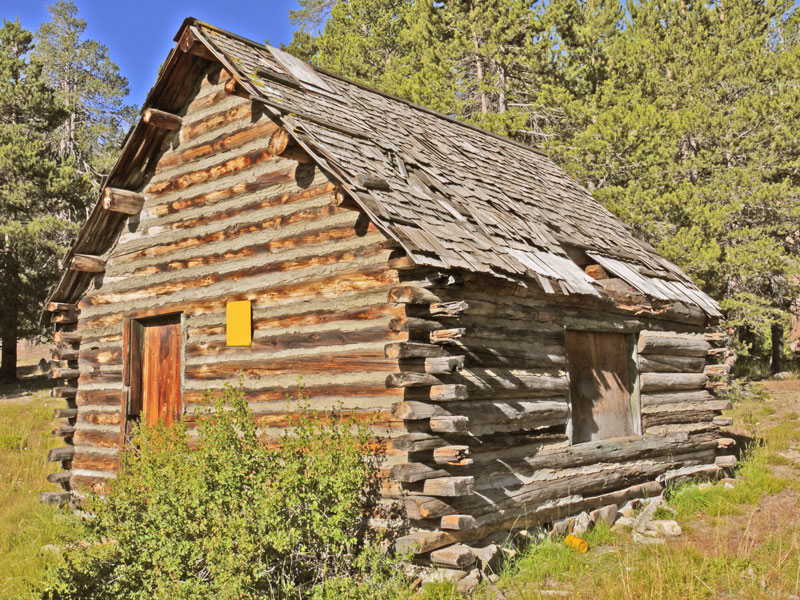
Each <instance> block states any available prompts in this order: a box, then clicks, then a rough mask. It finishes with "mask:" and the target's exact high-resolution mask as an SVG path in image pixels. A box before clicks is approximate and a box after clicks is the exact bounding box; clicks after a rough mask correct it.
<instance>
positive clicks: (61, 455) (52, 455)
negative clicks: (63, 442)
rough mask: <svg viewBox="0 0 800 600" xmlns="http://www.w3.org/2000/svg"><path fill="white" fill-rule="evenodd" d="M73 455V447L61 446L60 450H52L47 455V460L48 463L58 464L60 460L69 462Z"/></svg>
mask: <svg viewBox="0 0 800 600" xmlns="http://www.w3.org/2000/svg"><path fill="white" fill-rule="evenodd" d="M74 455H75V447H74V446H62V447H61V448H53V449H52V450H50V452H49V453H48V454H47V460H49V461H50V462H60V461H62V460H71V459H72V457H73V456H74Z"/></svg>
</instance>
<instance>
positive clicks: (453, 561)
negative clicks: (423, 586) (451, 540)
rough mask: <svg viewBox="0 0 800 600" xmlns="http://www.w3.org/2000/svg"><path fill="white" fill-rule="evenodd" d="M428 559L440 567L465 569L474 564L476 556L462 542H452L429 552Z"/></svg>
mask: <svg viewBox="0 0 800 600" xmlns="http://www.w3.org/2000/svg"><path fill="white" fill-rule="evenodd" d="M430 559H431V562H432V563H433V564H434V565H437V566H440V567H450V568H453V569H467V568H468V567H470V566H472V565H473V564H475V561H476V560H477V557H476V556H475V555H474V554H473V553H472V550H470V549H469V548H468V547H467V546H464V545H463V544H453V545H452V546H448V547H446V548H440V549H438V550H434V551H433V552H431V554H430Z"/></svg>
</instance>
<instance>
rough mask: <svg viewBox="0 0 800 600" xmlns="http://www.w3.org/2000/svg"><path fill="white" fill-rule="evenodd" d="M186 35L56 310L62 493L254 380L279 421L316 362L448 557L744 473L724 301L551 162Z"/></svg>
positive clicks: (330, 399)
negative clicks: (726, 391)
mask: <svg viewBox="0 0 800 600" xmlns="http://www.w3.org/2000/svg"><path fill="white" fill-rule="evenodd" d="M175 41H176V42H177V43H176V46H175V48H174V49H173V50H172V52H171V53H170V55H169V57H168V58H167V60H166V62H165V64H164V67H163V69H162V71H161V73H160V75H159V77H158V80H157V81H156V83H155V85H154V87H153V88H152V90H151V92H150V94H149V96H148V97H147V100H146V103H145V107H144V109H143V110H142V113H141V118H140V119H139V121H138V122H137V123H136V124H135V126H134V127H133V128H132V129H131V132H130V133H129V135H128V137H127V138H126V141H125V143H124V145H123V148H122V150H121V154H120V157H119V160H118V162H117V163H116V165H115V166H114V168H113V170H112V171H111V172H110V174H109V176H108V178H107V180H106V182H105V185H104V187H103V189H102V193H101V195H100V197H99V199H98V201H97V203H96V205H95V206H94V208H93V209H92V211H91V213H90V214H89V216H88V218H87V220H86V222H85V223H84V224H83V226H82V228H81V229H80V232H79V233H78V235H77V238H76V239H75V241H74V243H73V245H72V247H71V249H70V250H69V252H68V253H67V255H66V257H65V258H64V261H63V274H62V277H61V279H60V281H59V282H58V284H57V285H56V287H55V288H54V289H53V290H52V293H51V295H50V297H49V299H48V301H47V311H49V313H50V314H49V318H50V319H51V320H52V322H53V323H54V324H55V341H56V348H55V358H56V359H59V360H61V361H63V362H62V363H61V364H62V365H63V368H61V369H58V370H56V371H55V372H54V373H53V377H54V379H55V380H56V387H55V388H54V389H53V395H54V396H55V397H58V398H63V399H64V401H65V406H64V407H63V408H59V409H58V410H57V411H56V416H57V417H59V418H61V419H63V425H62V426H61V427H59V428H58V429H57V430H56V432H55V433H56V434H57V435H60V436H62V437H63V438H64V440H65V442H66V445H65V446H63V447H61V448H57V449H55V450H53V451H52V452H51V453H50V456H49V458H50V460H51V461H56V462H61V463H62V466H63V470H62V471H59V472H57V473H55V474H53V475H51V476H50V480H51V481H52V482H54V483H57V484H60V485H61V486H62V488H63V491H60V492H48V493H45V494H44V495H43V497H42V501H44V502H49V503H53V504H57V503H63V502H65V501H68V500H70V498H72V499H75V498H80V497H81V495H82V494H85V493H86V490H88V489H92V488H93V487H95V488H96V487H97V486H102V484H103V482H106V481H108V480H109V479H111V478H114V476H115V472H116V470H117V466H118V462H117V461H118V456H119V453H120V449H121V448H122V446H123V445H124V444H125V441H126V435H127V432H128V431H129V429H130V425H131V423H133V422H135V421H136V420H138V419H139V418H141V416H142V415H145V416H146V417H147V418H148V419H151V420H152V419H163V420H165V421H166V422H171V421H172V420H174V419H176V418H179V417H182V418H186V419H189V418H190V417H191V416H192V415H193V414H195V412H196V411H197V409H198V400H199V399H201V397H202V395H203V393H204V391H206V390H220V389H221V388H222V387H223V386H224V384H225V383H226V382H228V381H230V380H231V378H234V377H237V376H241V378H242V382H243V385H244V389H245V393H246V395H247V398H248V400H249V402H250V404H251V406H252V409H253V411H254V413H255V415H256V417H257V419H258V421H259V426H260V427H261V430H262V431H263V432H264V435H265V436H268V437H269V436H277V435H279V434H280V432H281V431H282V428H285V427H286V426H287V425H288V424H289V423H290V422H291V414H290V413H289V411H288V409H287V403H286V402H285V397H286V394H287V393H288V394H292V393H294V392H295V391H296V389H297V383H298V377H302V380H303V382H304V390H305V392H306V393H307V394H308V395H309V396H310V398H311V402H312V405H313V406H315V407H318V408H322V409H328V408H330V407H332V406H339V407H340V409H339V410H342V411H345V412H347V413H348V414H355V415H357V416H358V418H363V419H364V420H365V421H368V422H369V423H370V427H372V428H373V429H374V432H375V435H376V438H379V439H381V440H382V441H383V447H384V449H385V450H384V453H385V457H384V463H383V467H382V468H383V474H384V476H385V478H384V487H383V489H382V494H383V501H384V502H385V503H386V504H387V505H390V506H394V507H399V508H400V509H401V510H402V513H401V514H402V517H403V518H402V519H400V523H401V524H400V525H399V527H400V529H399V530H398V532H397V536H398V537H397V542H396V543H397V547H398V548H399V549H401V550H411V551H412V552H414V553H415V554H416V556H417V558H418V559H419V560H420V561H429V563H433V564H435V565H441V566H445V567H452V566H455V565H463V564H464V560H469V557H467V558H466V559H465V558H464V557H465V556H466V554H465V553H464V548H465V547H467V548H468V547H470V546H469V545H470V544H471V545H473V546H475V545H480V544H481V542H482V540H486V539H487V538H489V537H490V536H491V535H492V534H495V533H496V532H499V531H508V530H509V529H512V528H519V527H533V526H537V525H543V524H547V523H552V522H554V521H555V520H558V519H562V518H564V517H566V516H569V515H573V514H576V513H577V512H580V511H584V510H592V509H597V508H600V507H604V506H608V505H611V504H619V503H621V502H624V501H625V500H627V499H630V498H636V497H642V496H646V495H648V494H657V493H659V492H660V490H662V489H663V488H664V486H665V485H667V484H668V483H669V482H671V481H675V480H678V479H681V478H688V477H699V476H706V477H710V476H714V475H716V474H717V473H718V472H719V471H720V469H722V468H723V467H730V466H731V465H732V464H733V463H734V462H735V459H734V458H733V457H732V456H729V454H730V453H729V452H726V451H725V450H724V448H725V447H727V445H728V444H727V441H726V439H725V438H723V437H721V432H720V427H721V426H724V425H726V424H728V423H729V419H728V418H727V417H723V416H721V412H722V411H723V410H724V409H726V408H727V407H728V404H727V403H726V402H725V401H723V400H719V399H717V398H716V397H715V394H714V392H715V391H716V390H718V389H720V388H722V387H723V386H724V385H725V384H724V380H725V375H726V371H727V366H726V365H724V364H721V363H722V361H721V360H720V359H721V357H723V356H724V353H725V348H724V340H723V338H722V336H721V335H719V334H717V333H713V332H712V331H713V327H714V325H715V324H716V323H717V321H718V318H719V317H720V309H719V306H718V305H717V303H716V302H715V301H714V300H712V299H711V298H710V297H708V296H707V295H706V294H705V293H703V292H702V291H700V290H699V289H698V288H697V287H696V286H695V285H694V284H693V283H692V282H691V281H690V279H689V278H688V277H687V276H686V275H685V274H684V273H682V272H681V270H680V269H678V268H677V267H676V266H675V265H674V264H672V263H671V262H669V261H668V260H666V259H665V258H663V257H662V256H660V255H659V254H658V253H657V252H656V251H655V250H654V249H653V247H651V246H650V245H648V244H647V243H646V242H644V241H642V240H640V239H637V238H636V237H635V236H634V235H633V234H632V233H631V231H630V230H629V229H628V228H627V227H626V226H625V225H624V224H623V223H622V222H621V221H620V220H619V219H618V218H616V217H615V216H614V215H613V214H611V213H610V212H609V211H608V210H606V209H605V208H603V207H602V206H601V205H600V204H599V203H598V202H596V201H595V200H594V199H593V198H592V196H591V195H590V194H589V193H588V192H587V191H586V190H585V189H584V188H583V187H581V186H580V185H579V184H578V183H576V182H575V181H574V180H572V179H570V177H569V176H568V175H567V174H566V173H565V172H564V171H563V170H562V169H560V168H559V167H558V166H556V164H555V163H554V162H553V161H552V160H550V159H549V158H547V157H546V156H545V155H543V154H542V153H540V152H539V151H537V150H536V149H534V148H531V147H528V146H525V145H521V144H518V143H516V142H513V141H511V140H508V139H505V138H503V137H500V136H497V135H494V134H491V133H488V132H486V131H482V130H480V129H477V128H475V127H473V126H470V125H468V124H465V123H462V122H459V121H456V120H454V119H452V118H449V117H447V116H444V115H441V114H437V113H435V112H433V111H431V110H428V109H426V108H423V107H420V106H416V105H414V104H411V103H409V102H407V101H404V100H402V99H399V98H395V97H392V96H389V95H387V94H385V93H381V92H379V91H376V90H374V89H370V88H368V87H365V86H363V85H361V84H359V83H355V82H352V81H348V80H346V79H343V78H341V77H338V76H336V75H334V74H331V73H327V72H325V71H323V70H321V69H318V68H315V67H313V66H312V65H310V64H307V63H304V62H302V61H300V60H298V59H297V58H295V57H293V56H291V55H289V54H287V53H285V52H283V51H281V50H278V49H275V48H271V47H268V46H265V45H263V44H259V43H256V42H252V41H249V40H247V39H243V38H241V37H239V36H237V35H234V34H232V33H229V32H226V31H222V30H220V29H218V28H215V27H212V26H210V25H208V24H205V23H202V22H200V21H197V20H195V19H187V20H186V21H185V22H184V23H183V25H182V26H181V28H180V30H179V31H178V33H177V35H176V37H175ZM396 522H397V520H392V521H391V523H396ZM388 523H389V521H388V520H387V523H386V524H385V525H386V526H388ZM379 525H380V524H379ZM467 554H468V553H467ZM454 556H455V558H453V557H454Z"/></svg>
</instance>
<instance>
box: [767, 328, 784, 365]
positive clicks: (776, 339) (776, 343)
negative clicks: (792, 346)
mask: <svg viewBox="0 0 800 600" xmlns="http://www.w3.org/2000/svg"><path fill="white" fill-rule="evenodd" d="M770 334H771V337H772V362H771V363H770V370H771V371H772V372H773V373H780V372H781V371H782V369H781V366H782V365H781V362H782V359H783V325H781V324H780V323H773V324H772V325H771V326H770Z"/></svg>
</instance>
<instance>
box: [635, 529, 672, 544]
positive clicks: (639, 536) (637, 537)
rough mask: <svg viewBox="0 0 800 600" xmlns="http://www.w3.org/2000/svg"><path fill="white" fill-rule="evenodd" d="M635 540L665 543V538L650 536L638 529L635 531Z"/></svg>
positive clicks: (643, 542) (647, 542) (642, 542)
mask: <svg viewBox="0 0 800 600" xmlns="http://www.w3.org/2000/svg"><path fill="white" fill-rule="evenodd" d="M633 541H634V542H636V543H637V544H664V543H665V542H664V538H656V537H649V536H646V535H642V534H641V533H639V532H638V531H634V532H633Z"/></svg>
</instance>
